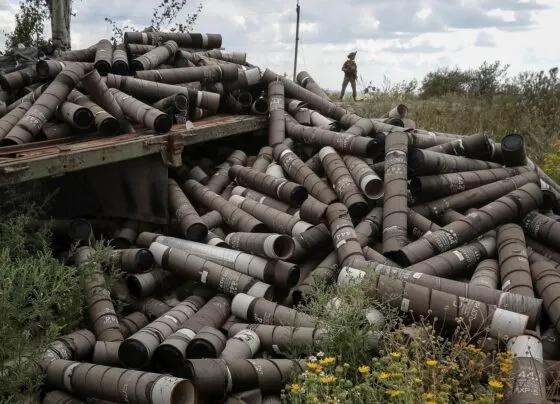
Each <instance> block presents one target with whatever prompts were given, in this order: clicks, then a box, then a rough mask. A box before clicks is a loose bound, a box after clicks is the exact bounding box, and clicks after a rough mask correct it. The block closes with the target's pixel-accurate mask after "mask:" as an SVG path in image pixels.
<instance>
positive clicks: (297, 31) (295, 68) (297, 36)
mask: <svg viewBox="0 0 560 404" xmlns="http://www.w3.org/2000/svg"><path fill="white" fill-rule="evenodd" d="M296 16H297V17H296V49H295V53H296V54H295V56H294V81H296V70H297V51H298V41H299V0H297V5H296Z"/></svg>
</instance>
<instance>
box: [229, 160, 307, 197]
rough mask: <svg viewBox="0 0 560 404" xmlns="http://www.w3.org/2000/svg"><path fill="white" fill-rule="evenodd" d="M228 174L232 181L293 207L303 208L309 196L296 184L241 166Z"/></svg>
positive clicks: (234, 166) (236, 166)
mask: <svg viewBox="0 0 560 404" xmlns="http://www.w3.org/2000/svg"><path fill="white" fill-rule="evenodd" d="M228 174H229V177H230V178H231V179H232V180H236V181H237V182H238V183H239V184H240V185H243V186H246V187H249V188H252V189H254V190H256V191H259V192H262V193H264V194H266V195H269V196H272V197H277V198H278V199H280V200H281V201H284V202H286V203H289V204H290V205H292V206H296V207H297V206H301V204H302V203H303V201H304V200H305V199H306V198H307V196H308V193H307V190H306V189H305V188H304V187H303V186H301V185H299V184H296V183H295V182H292V181H288V180H286V179H281V178H275V177H273V176H271V175H268V174H265V173H261V172H259V171H256V170H253V169H251V168H248V167H243V166H241V165H239V164H236V165H233V166H232V167H231V168H230V169H229V172H228Z"/></svg>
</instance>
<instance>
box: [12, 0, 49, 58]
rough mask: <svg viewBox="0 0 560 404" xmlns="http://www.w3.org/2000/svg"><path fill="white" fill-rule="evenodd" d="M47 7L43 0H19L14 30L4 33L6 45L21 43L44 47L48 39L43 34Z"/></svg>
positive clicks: (47, 15)
mask: <svg viewBox="0 0 560 404" xmlns="http://www.w3.org/2000/svg"><path fill="white" fill-rule="evenodd" d="M48 18H49V9H48V7H47V5H46V3H45V2H44V0H20V2H19V11H18V12H17V13H16V16H15V19H16V26H15V28H14V31H13V32H11V33H5V34H6V47H7V48H11V47H14V46H17V45H18V44H20V43H21V44H22V45H24V46H35V47H37V48H44V47H45V46H46V45H47V44H48V41H47V39H45V37H44V36H43V31H44V29H45V20H48Z"/></svg>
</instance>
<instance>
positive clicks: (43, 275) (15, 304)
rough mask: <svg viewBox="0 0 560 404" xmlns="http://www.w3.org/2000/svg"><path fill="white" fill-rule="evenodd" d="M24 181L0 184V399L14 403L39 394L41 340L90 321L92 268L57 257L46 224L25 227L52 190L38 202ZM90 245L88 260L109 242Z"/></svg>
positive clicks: (103, 257) (102, 253)
mask: <svg viewBox="0 0 560 404" xmlns="http://www.w3.org/2000/svg"><path fill="white" fill-rule="evenodd" d="M24 185H26V189H25V190H22V189H20V187H16V188H1V189H0V274H1V276H0V312H1V313H2V322H1V323H0V375H2V380H3V382H2V383H1V385H0V401H1V402H14V403H20V402H25V400H26V399H28V398H30V397H33V398H35V399H38V392H39V386H40V384H41V383H42V376H43V375H42V374H41V372H40V371H38V369H37V367H36V365H35V360H36V359H37V357H38V356H39V355H41V353H42V352H44V349H45V346H46V345H47V344H49V343H50V342H52V341H53V340H54V339H55V338H57V337H58V336H60V335H64V334H67V333H69V332H72V331H75V330H77V329H79V328H83V327H87V326H88V322H87V314H86V312H85V311H84V309H85V302H84V293H83V281H84V279H85V276H87V275H88V273H89V271H90V268H89V267H88V266H87V265H84V266H81V267H79V268H78V267H73V266H67V265H65V264H64V263H62V262H61V261H59V260H58V259H56V258H55V257H54V256H53V254H52V250H51V241H52V240H51V239H52V234H51V231H50V229H49V227H48V226H43V227H40V228H39V229H37V230H35V231H29V225H30V224H31V222H32V221H33V220H34V219H36V218H38V217H39V216H40V215H41V214H42V212H43V209H44V208H45V206H46V205H47V204H48V202H49V201H50V199H51V198H50V197H52V195H51V196H50V197H47V198H45V199H44V200H43V203H42V205H36V204H35V203H33V202H30V201H32V200H34V199H35V197H34V195H36V192H37V189H36V188H34V187H33V186H32V184H31V185H30V184H24ZM94 248H95V249H96V253H95V254H94V256H93V257H92V264H91V265H93V266H99V265H103V264H105V263H106V262H108V260H109V255H110V251H111V250H110V248H109V247H107V244H106V243H105V242H103V241H99V242H96V243H95V245H94ZM24 397H25V398H24ZM37 401H38V400H37Z"/></svg>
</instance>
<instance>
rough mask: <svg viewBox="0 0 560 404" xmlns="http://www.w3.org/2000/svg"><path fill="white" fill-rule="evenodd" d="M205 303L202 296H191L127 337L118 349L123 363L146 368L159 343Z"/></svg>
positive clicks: (137, 367) (134, 367) (128, 365)
mask: <svg viewBox="0 0 560 404" xmlns="http://www.w3.org/2000/svg"><path fill="white" fill-rule="evenodd" d="M204 303H205V302H204V299H203V298H202V297H200V296H189V297H187V298H186V299H185V300H183V301H182V302H181V303H179V304H178V305H177V306H175V307H173V308H172V309H171V310H169V311H168V312H167V313H165V314H164V315H163V316H160V317H158V318H157V319H156V320H154V321H152V322H151V323H150V324H148V325H147V326H145V327H144V328H142V329H141V330H139V331H137V332H136V333H134V334H132V335H131V336H130V337H128V338H127V339H125V340H124V341H123V342H122V343H121V345H120V347H119V351H118V355H119V360H120V361H121V363H122V364H123V365H125V366H126V367H127V368H131V369H143V368H146V367H147V366H148V365H149V363H150V360H151V358H152V356H153V354H154V351H155V349H156V348H157V347H158V345H159V344H161V343H162V342H163V341H164V340H165V338H167V337H168V336H170V335H171V334H173V333H174V332H175V331H177V330H178V329H179V328H181V325H182V324H184V323H185V322H186V321H187V320H188V319H189V318H191V317H192V316H193V315H194V314H195V313H196V312H197V311H198V310H199V309H200V308H201V307H202V306H203V305H204Z"/></svg>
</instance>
